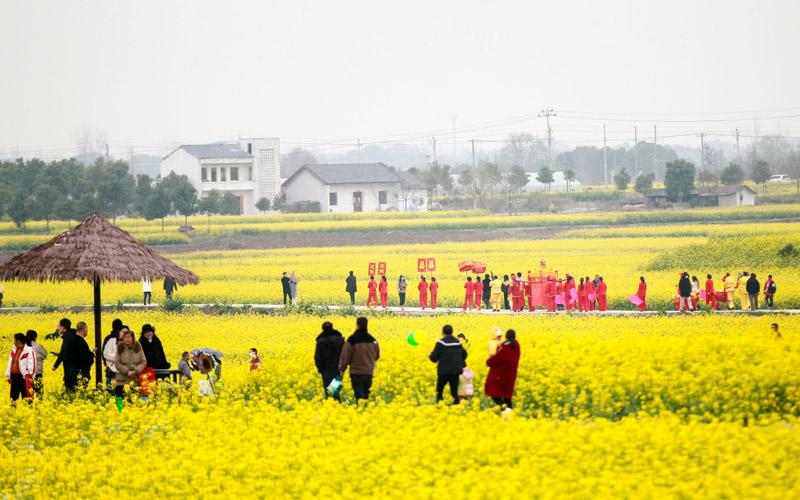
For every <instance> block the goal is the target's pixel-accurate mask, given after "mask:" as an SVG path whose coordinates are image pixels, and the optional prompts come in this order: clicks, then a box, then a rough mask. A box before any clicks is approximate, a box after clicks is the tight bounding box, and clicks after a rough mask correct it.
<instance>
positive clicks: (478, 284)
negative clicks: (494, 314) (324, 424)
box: [472, 276, 483, 311]
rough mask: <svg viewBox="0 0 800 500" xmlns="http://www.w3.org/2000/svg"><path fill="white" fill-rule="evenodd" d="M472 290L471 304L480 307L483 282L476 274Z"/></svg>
mask: <svg viewBox="0 0 800 500" xmlns="http://www.w3.org/2000/svg"><path fill="white" fill-rule="evenodd" d="M472 292H473V299H472V305H473V307H474V308H475V309H477V310H479V311H480V309H481V299H482V298H483V282H482V281H481V277H480V276H478V277H476V278H475V281H474V282H473V283H472Z"/></svg>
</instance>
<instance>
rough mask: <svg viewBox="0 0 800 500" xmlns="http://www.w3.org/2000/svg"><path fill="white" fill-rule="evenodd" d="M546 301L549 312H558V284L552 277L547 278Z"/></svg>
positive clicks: (545, 287)
mask: <svg viewBox="0 0 800 500" xmlns="http://www.w3.org/2000/svg"><path fill="white" fill-rule="evenodd" d="M544 301H545V302H546V305H547V310H548V311H549V312H556V282H555V280H554V279H553V277H552V276H548V277H547V283H546V284H545V285H544Z"/></svg>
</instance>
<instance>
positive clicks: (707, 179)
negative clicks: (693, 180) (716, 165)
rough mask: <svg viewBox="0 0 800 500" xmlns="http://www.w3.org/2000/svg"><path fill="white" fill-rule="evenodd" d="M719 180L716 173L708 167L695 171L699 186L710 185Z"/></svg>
mask: <svg viewBox="0 0 800 500" xmlns="http://www.w3.org/2000/svg"><path fill="white" fill-rule="evenodd" d="M718 181H719V177H718V176H717V174H715V173H714V172H712V171H711V170H708V169H703V170H701V171H700V172H698V173H697V182H698V184H700V185H701V186H711V185H713V184H716V183H717V182H718Z"/></svg>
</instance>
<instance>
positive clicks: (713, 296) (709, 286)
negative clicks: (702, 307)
mask: <svg viewBox="0 0 800 500" xmlns="http://www.w3.org/2000/svg"><path fill="white" fill-rule="evenodd" d="M705 289H706V305H707V306H708V307H710V308H711V309H713V310H715V311H716V310H717V309H719V304H717V292H716V291H715V290H714V278H712V277H711V275H710V274H706V286H705Z"/></svg>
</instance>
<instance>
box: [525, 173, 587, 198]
mask: <svg viewBox="0 0 800 500" xmlns="http://www.w3.org/2000/svg"><path fill="white" fill-rule="evenodd" d="M537 175H538V174H537V172H528V184H527V185H526V186H525V187H524V188H523V189H524V190H525V191H527V192H529V193H533V192H538V191H548V190H549V191H550V192H553V193H566V192H567V180H566V179H565V178H564V172H553V182H552V183H551V184H550V186H549V189H548V186H547V184H542V183H541V182H539V181H537V180H536V176H537ZM580 190H581V183H580V182H579V181H578V180H577V179H575V180H574V181H570V182H569V192H570V193H576V192H578V191H580Z"/></svg>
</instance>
